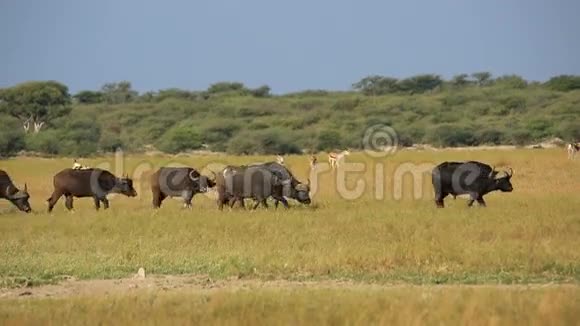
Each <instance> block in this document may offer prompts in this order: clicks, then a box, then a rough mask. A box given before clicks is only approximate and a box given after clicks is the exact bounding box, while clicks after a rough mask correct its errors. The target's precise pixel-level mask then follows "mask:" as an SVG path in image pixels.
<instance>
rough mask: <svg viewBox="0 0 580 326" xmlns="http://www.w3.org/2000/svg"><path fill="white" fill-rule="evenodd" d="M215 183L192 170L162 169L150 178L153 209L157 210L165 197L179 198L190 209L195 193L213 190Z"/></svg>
mask: <svg viewBox="0 0 580 326" xmlns="http://www.w3.org/2000/svg"><path fill="white" fill-rule="evenodd" d="M214 186H215V181H214V180H211V179H209V178H208V177H206V176H203V175H200V174H199V172H197V171H196V170H195V169H193V168H171V167H162V168H160V169H159V170H157V171H156V172H155V173H153V175H152V176H151V192H152V193H153V207H154V208H159V207H160V206H161V202H163V200H164V199H165V198H167V197H181V198H183V201H184V206H185V207H191V199H192V198H193V196H194V195H195V194H197V193H203V192H207V190H208V188H213V187H214Z"/></svg>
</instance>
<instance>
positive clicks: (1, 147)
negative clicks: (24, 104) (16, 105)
mask: <svg viewBox="0 0 580 326" xmlns="http://www.w3.org/2000/svg"><path fill="white" fill-rule="evenodd" d="M24 147H25V140H24V129H23V128H22V125H21V124H20V123H19V122H18V120H16V119H13V118H11V117H7V116H0V158H2V157H9V156H13V155H14V154H16V153H18V152H19V151H21V150H23V149H24Z"/></svg>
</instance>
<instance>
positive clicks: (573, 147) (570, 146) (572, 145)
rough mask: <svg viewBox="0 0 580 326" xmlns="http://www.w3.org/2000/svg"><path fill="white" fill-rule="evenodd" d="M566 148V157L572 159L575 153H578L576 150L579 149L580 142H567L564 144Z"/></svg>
mask: <svg viewBox="0 0 580 326" xmlns="http://www.w3.org/2000/svg"><path fill="white" fill-rule="evenodd" d="M566 150H567V151H568V158H569V159H571V160H573V159H574V157H575V156H576V153H578V151H580V144H578V143H569V144H568V145H567V146H566Z"/></svg>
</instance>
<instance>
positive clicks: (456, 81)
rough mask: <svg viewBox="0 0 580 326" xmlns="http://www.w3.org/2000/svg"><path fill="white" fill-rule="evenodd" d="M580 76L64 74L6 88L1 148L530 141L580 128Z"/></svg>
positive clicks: (0, 92) (1, 152) (276, 149)
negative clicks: (176, 78)
mask: <svg viewBox="0 0 580 326" xmlns="http://www.w3.org/2000/svg"><path fill="white" fill-rule="evenodd" d="M579 117H580V77H576V76H558V77H554V78H552V79H550V80H549V81H548V82H546V83H537V82H532V83H530V82H528V81H526V80H524V79H522V78H521V77H518V76H503V77H499V78H495V79H492V78H491V75H489V74H486V73H476V74H472V75H471V77H470V76H467V75H459V76H456V77H455V78H453V79H452V80H450V81H445V80H442V79H441V78H440V77H439V76H436V75H421V76H415V77H411V78H407V79H403V80H397V79H394V78H388V77H381V76H370V77H367V78H364V79H362V80H361V81H360V82H358V83H355V84H354V85H353V91H349V92H330V91H324V90H320V91H316V90H315V91H304V92H300V93H293V94H285V95H272V94H270V89H269V87H268V86H262V87H259V88H256V89H249V88H247V87H246V86H244V85H243V84H241V83H230V82H222V83H217V84H214V85H211V86H210V87H209V88H208V89H207V90H205V91H187V90H180V89H167V90H160V91H157V92H147V93H143V94H139V93H137V92H136V91H134V90H133V89H132V88H131V84H130V83H129V82H120V83H112V84H106V85H105V86H103V87H102V89H101V90H99V91H82V92H79V93H77V94H75V95H74V96H70V95H69V94H68V91H67V87H66V86H64V85H62V84H60V83H57V82H28V83H24V84H20V85H16V86H14V87H11V88H5V89H0V156H8V155H12V154H14V153H17V152H18V151H21V150H27V151H33V152H40V153H45V154H51V155H76V156H87V155H91V154H95V153H98V152H101V153H102V152H109V151H114V150H115V149H116V148H119V147H120V148H122V149H124V150H127V151H143V150H146V149H151V148H154V149H158V150H161V151H164V152H167V153H177V152H182V151H189V150H197V149H206V150H211V151H220V152H221V151H224V152H228V153H231V154H252V153H256V154H272V153H299V152H302V151H324V150H334V149H339V148H346V147H348V148H353V149H359V148H361V147H362V146H363V141H362V140H363V135H364V133H365V130H367V129H368V128H369V127H372V126H375V125H388V126H391V127H392V128H394V129H395V130H396V132H397V138H398V143H399V145H401V146H407V145H411V144H414V143H429V144H432V145H435V146H474V145H479V144H492V145H493V144H515V145H523V144H527V143H531V142H536V141H540V140H542V139H545V138H547V137H560V138H562V139H564V140H567V141H577V140H580V118H579Z"/></svg>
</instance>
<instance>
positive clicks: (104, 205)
mask: <svg viewBox="0 0 580 326" xmlns="http://www.w3.org/2000/svg"><path fill="white" fill-rule="evenodd" d="M101 201H102V202H103V208H104V209H108V208H109V200H108V199H107V197H103V198H101Z"/></svg>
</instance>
